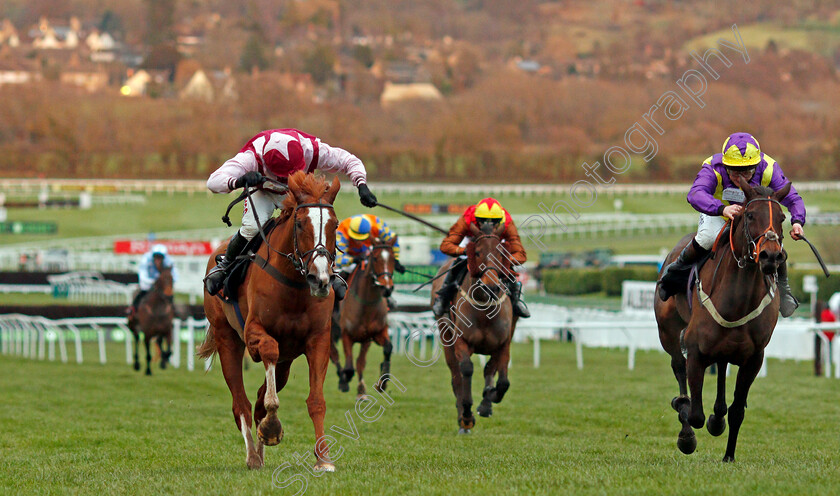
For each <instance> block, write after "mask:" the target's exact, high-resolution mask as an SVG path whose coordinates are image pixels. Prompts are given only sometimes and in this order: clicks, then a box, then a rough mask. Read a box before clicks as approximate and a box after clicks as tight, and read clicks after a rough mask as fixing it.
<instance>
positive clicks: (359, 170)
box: [204, 129, 376, 295]
mask: <svg viewBox="0 0 840 496" xmlns="http://www.w3.org/2000/svg"><path fill="white" fill-rule="evenodd" d="M316 169H318V170H321V171H323V172H328V173H342V174H346V175H347V176H349V177H350V180H351V181H353V185H354V186H356V187H357V188H358V190H359V197H360V200H361V203H362V205H364V206H366V207H375V206H376V197H375V196H374V195H373V193H371V192H370V189H369V188H368V186H367V172H366V171H365V166H364V164H363V163H362V161H361V160H359V158H358V157H356V156H355V155H353V154H352V153H350V152H348V151H346V150H343V149H341V148H337V147H334V146H330V145H328V144H326V143H323V142H322V141H321V140H320V139H318V138H316V137H315V136H312V135H311V134H306V133H304V132H302V131H298V130H297V129H269V130H267V131H263V132H261V133H259V134H257V135H256V136H254V137H253V138H251V139H250V140H249V141H248V143H246V144H245V146H244V147H242V149H241V150H240V151H239V153H237V154H236V156H234V157H233V158H231V159H230V160H228V161H227V162H225V163H224V164H222V166H221V167H219V168H218V169H217V170H216V172H214V173H213V174H211V175H210V179H208V180H207V188H208V189H210V191H212V192H214V193H230V192H231V191H232V190H234V189H238V188H242V187H249V188H250V187H255V186H260V185H261V184H262V183H263V182H265V180H266V178H268V179H272V180H275V181H279V182H286V178H288V177H289V176H290V175H292V174H293V173H295V172H297V171H305V172H306V173H312V172H314V171H315V170H316ZM282 201H283V195H280V194H276V193H271V192H268V191H264V190H256V191H253V192H252V193H251V198H250V199H249V200H248V199H246V200H245V206H244V210H243V213H242V227H240V228H239V231H238V232H237V233H236V234H234V235H233V238H231V240H230V242H229V243H228V246H227V251H226V252H225V256H224V258H223V259H222V260H221V261H220V262H219V264H218V265H217V266H216V267H215V268H214V269H213V270H212V271H210V273H209V274H207V277H206V278H205V279H204V286H205V289H206V290H207V292H208V293H210V294H211V295H214V294H216V293H218V292H219V290H220V289H222V285H223V283H224V280H225V277H226V276H227V271H228V269H229V267H230V265H231V263H232V261H233V260H234V259H235V258H236V257H237V256H239V255H240V253H241V252H242V250H243V249H245V246H246V245H247V244H248V241H250V240H251V239H252V238H253V237H254V236H256V235H257V233H258V232H259V227H258V226H257V222H256V218H255V216H254V213H253V211H256V216H257V217H259V219H260V221H261V222H265V221H266V220H268V218H269V217H271V215H272V214H273V213H274V210H275V209H276V208H278V207H280V206H281V203H282ZM252 202H253V203H252Z"/></svg>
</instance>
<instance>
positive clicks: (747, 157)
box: [721, 133, 761, 168]
mask: <svg viewBox="0 0 840 496" xmlns="http://www.w3.org/2000/svg"><path fill="white" fill-rule="evenodd" d="M721 153H723V159H722V162H723V165H725V166H726V167H739V168H740V167H755V166H756V165H757V164H758V163H759V162H761V147H760V146H759V145H758V140H757V139H755V138H754V137H752V136H751V135H750V134H748V133H734V134H731V135H729V137H728V138H726V141H724V142H723V150H722V152H721Z"/></svg>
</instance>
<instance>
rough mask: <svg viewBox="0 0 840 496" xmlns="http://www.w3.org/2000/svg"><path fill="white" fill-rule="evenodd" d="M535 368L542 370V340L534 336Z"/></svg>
mask: <svg viewBox="0 0 840 496" xmlns="http://www.w3.org/2000/svg"><path fill="white" fill-rule="evenodd" d="M534 368H535V369H538V368H540V338H539V336H536V335H535V336H534Z"/></svg>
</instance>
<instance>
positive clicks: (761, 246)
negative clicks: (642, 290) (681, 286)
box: [653, 180, 790, 462]
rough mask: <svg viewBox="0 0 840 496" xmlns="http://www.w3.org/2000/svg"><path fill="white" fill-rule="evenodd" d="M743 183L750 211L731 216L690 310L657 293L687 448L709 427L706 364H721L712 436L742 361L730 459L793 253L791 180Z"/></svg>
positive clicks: (721, 423) (682, 443)
mask: <svg viewBox="0 0 840 496" xmlns="http://www.w3.org/2000/svg"><path fill="white" fill-rule="evenodd" d="M740 186H741V189H742V190H744V193H745V195H746V200H745V204H744V211H743V213H742V214H741V215H740V216H738V217H736V218H735V220H733V221H732V226H731V229H730V230H729V236H728V241H729V242H728V246H727V243H725V242H724V244H723V246H722V247H720V248H718V249H717V250H716V251H715V253H714V254H713V256H712V258H711V259H709V261H707V262H706V264H705V265H703V267H702V269H701V270H700V273H699V275H698V283H697V288H696V291H695V292H694V294H693V296H692V297H691V298H692V305H691V307H690V309H689V305H688V300H687V298H686V296H685V295H683V294H678V295H676V296H674V297H672V298H669V299H668V300H667V301H664V302H663V301H661V300H660V299H659V298H656V299H655V301H654V305H653V307H654V312H655V314H656V322H657V324H658V325H659V339H660V341H661V342H662V347H663V348H664V349H665V351H666V352H668V354H669V355H671V368H672V369H673V371H674V376H676V378H677V383H678V384H679V388H680V395H679V396H678V397H676V398H674V399H673V400H671V406H672V408H674V410H676V411H677V413H678V414H679V421H680V423H681V424H682V430H681V431H680V434H679V438H678V440H677V446H678V447H679V449H680V451H682V452H683V453H685V454H690V453H693V452H694V450H695V448H696V447H697V438H696V437H695V435H694V430H693V429H692V427H693V428H695V429H699V428H702V427H703V424H704V422H705V420H706V417H705V414H704V413H703V378H704V375H705V371H706V368H707V367H709V366H710V365H712V364H717V374H718V376H717V383H718V384H717V386H718V388H717V398H716V400H715V405H714V414H712V415H710V416H709V421H708V424H707V428H708V430H709V433H710V434H712V435H713V436H719V435H721V434H722V433H723V431H724V430H725V429H726V423H725V420H724V416H725V415H726V414H727V407H726V396H725V386H726V366H727V364H728V363H732V364H734V365H738V367H739V369H738V377H737V380H736V383H735V396H734V399H733V401H732V404H731V405H730V406H729V409H728V413H729V440H728V442H727V444H726V454H725V455H724V457H723V461H724V462H731V461H734V459H735V444H736V442H737V441H738V431H739V429H740V428H741V423H742V422H743V420H744V409H745V408H746V406H747V394H748V393H749V389H750V386H751V385H752V383H753V381H754V380H755V377H756V375H757V374H758V371H759V369H760V368H761V365H762V362H763V360H764V348H765V347H766V346H767V343H768V342H769V341H770V337H771V336H772V335H773V329H774V328H775V327H776V321H777V320H778V316H779V297H778V295H777V294H776V292H775V290H776V271H777V269H778V267H779V265H780V264H781V263H783V262H784V261H785V258H786V256H787V255H786V253H785V252H784V250H783V247H782V221H783V220H784V219H785V216H784V214H783V213H782V209H781V204H780V203H779V201H780V200H781V199H782V198H784V197H785V196H787V194H788V191H790V183H788V184H787V185H786V186H785V187H784V188H782V189H781V190H779V191H778V192H775V193H774V192H773V191H772V190H771V189H769V188H764V187H760V186H759V187H756V188H751V187H750V186H749V185H748V184H747V183H746V182H744V181H743V180H742V181H741V184H740ZM720 241H721V240H719V242H720ZM689 242H691V236H686V237H684V238H683V239H682V240H680V242H679V243H678V244H677V246H676V248H675V249H674V250H673V251H671V253H670V254H669V255H668V258H667V259H666V264H668V263H670V262H672V261H673V260H674V259H675V258H676V257H677V255H679V253H680V251H681V250H682V248H683V247H684V246H685V245H686V244H687V243H689ZM663 267H664V266H663ZM683 350H684V351H683ZM684 354H685V357H684V356H683V355H684ZM686 379H687V381H688V388H690V390H691V397H690V398H689V396H688V390H687V389H686Z"/></svg>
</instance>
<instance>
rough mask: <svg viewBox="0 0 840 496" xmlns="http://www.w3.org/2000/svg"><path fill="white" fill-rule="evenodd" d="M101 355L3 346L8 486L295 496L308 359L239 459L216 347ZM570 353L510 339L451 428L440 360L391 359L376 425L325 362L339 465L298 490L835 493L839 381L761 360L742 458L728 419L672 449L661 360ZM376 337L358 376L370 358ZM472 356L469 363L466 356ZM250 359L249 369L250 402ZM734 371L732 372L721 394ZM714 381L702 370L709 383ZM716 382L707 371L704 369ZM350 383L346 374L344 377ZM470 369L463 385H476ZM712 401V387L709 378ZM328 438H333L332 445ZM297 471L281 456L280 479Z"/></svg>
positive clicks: (23, 490)
mask: <svg viewBox="0 0 840 496" xmlns="http://www.w3.org/2000/svg"><path fill="white" fill-rule="evenodd" d="M108 356H109V357H110V359H111V360H112V362H109V364H107V365H99V364H94V363H91V362H90V360H93V359H94V358H95V357H96V354H95V353H94V351H93V348H92V347H89V346H86V350H85V357H86V360H88V362H86V363H85V364H82V365H78V364H62V363H58V362H38V361H32V360H28V359H23V358H18V357H9V356H0V377H3V378H4V380H3V381H0V396H2V398H3V401H2V402H0V430H2V432H3V435H2V436H0V447H1V448H2V452H3V456H2V458H0V492H2V493H4V494H93V495H101V494H272V495H275V494H293V493H294V492H295V490H298V489H300V487H301V486H300V485H299V484H294V485H292V486H290V487H288V488H286V489H285V490H284V489H280V488H278V487H275V486H273V485H272V473H273V472H274V471H275V470H276V469H277V468H278V467H280V466H281V465H282V464H283V463H284V462H289V463H290V464H292V465H294V463H295V462H294V460H293V456H294V454H295V453H299V454H304V453H306V454H307V455H306V457H305V458H306V461H307V464H309V463H311V462H312V461H314V457H313V456H312V455H311V451H312V443H313V441H314V435H313V430H312V424H311V422H310V420H309V417H308V415H307V413H306V407H305V403H304V400H305V398H306V395H307V394H308V388H307V369H306V364H305V361H303V360H299V361H297V362H296V363H295V365H294V366H293V368H292V374H291V378H290V380H289V384H288V386H287V387H286V389H285V390H284V391H282V392H281V393H280V402H281V407H280V411H279V416H280V419H281V421H282V422H283V425H284V428H285V431H286V437H285V438H284V439H283V442H282V443H281V444H280V445H279V446H276V447H271V448H267V449H266V456H265V460H266V466H265V468H264V469H263V470H261V471H249V470H248V469H247V468H246V467H245V460H244V458H245V457H244V449H243V442H242V438H241V436H240V434H239V432H238V431H237V429H236V427H235V425H234V422H233V421H232V420H233V419H232V415H231V412H230V406H231V400H230V395H229V393H228V390H227V387H226V386H225V384H224V381H223V379H222V377H221V372H220V370H219V367H218V362H217V363H216V365H215V366H214V368H213V370H212V371H211V372H210V373H209V374H206V375H205V374H203V373H202V372H187V371H186V370H183V369H181V370H166V371H160V370H159V369H155V370H154V374H155V375H154V376H153V377H151V378H149V377H145V376H143V375H141V374H140V373H137V372H134V371H133V370H132V369H131V368H130V367H129V366H127V365H126V364H125V363H124V361H123V357H124V350H123V348H122V347H121V346H120V345H116V344H114V345H110V348H109V354H108ZM584 356H585V368H584V369H583V370H582V371H580V370H577V368H576V367H575V359H574V347H573V346H572V345H571V344H567V343H559V342H545V343H544V344H543V347H542V366H541V368H540V369H534V368H533V367H532V365H531V347H530V346H529V345H527V344H522V345H515V346H514V349H513V363H514V365H513V367H512V368H511V376H510V377H511V383H512V386H511V389H510V391H509V393H508V395H507V396H506V397H505V400H504V401H503V402H502V403H501V404H499V405H496V406H495V410H494V416H493V417H492V418H490V419H485V418H478V423H477V425H476V428H475V429H474V431H473V433H472V434H471V435H469V436H458V435H456V414H455V408H454V401H453V396H452V393H451V389H450V386H449V373H448V370H447V369H446V367H445V365H443V363H442V362H443V360H442V359H441V360H440V362H439V363H437V364H435V365H434V366H432V367H430V368H428V369H420V368H418V367H416V366H415V365H413V364H411V363H410V362H409V361H408V360H407V359H406V358H405V357H404V356H396V358H395V359H394V363H393V368H392V372H393V374H394V376H395V377H396V378H397V379H399V380H400V381H401V382H402V383H403V384H404V386H405V388H406V391H405V392H398V391H396V390H395V389H393V388H391V395H392V397H393V398H394V404H393V405H392V406H388V407H387V408H386V409H385V411H384V413H383V414H382V416H381V418H380V419H379V420H378V421H376V422H373V423H364V422H361V421H360V420H359V419H358V418H355V413H354V411H353V407H354V397H353V396H350V395H349V393H348V394H342V393H339V392H338V391H337V387H336V379H335V373H334V370H333V369H332V368H331V369H330V373H329V375H328V376H327V384H326V387H325V389H326V400H327V418H326V427H327V428H328V432H329V427H330V426H333V425H336V426H338V427H342V428H348V422H347V420H346V418H345V417H344V415H345V412H350V414H351V415H352V416H353V417H354V419H355V420H354V421H355V424H356V427H357V430H358V440H350V439H346V438H343V437H342V436H338V437H339V438H340V446H341V448H343V450H344V451H343V455H342V456H341V458H340V459H339V460H336V466H337V471H336V472H335V473H333V474H325V475H323V476H322V477H320V478H315V477H312V476H303V479H305V480H306V481H307V484H308V490H307V492H306V494H310V495H320V494H342V495H357V494H359V495H367V494H440V495H450V494H486V495H491V494H515V493H516V494H681V495H683V494H756V495H767V494H779V495H789V494H836V493H837V492H838V491H840V478H838V477H837V467H838V465H840V437H838V436H837V429H836V423H837V418H838V414H840V381H835V380H833V379H831V380H827V379H824V378H816V377H814V376H813V375H812V366H811V364H810V363H807V362H802V363H794V362H791V361H788V362H780V361H777V360H771V361H770V362H769V365H768V370H769V375H768V377H766V378H762V379H758V380H757V382H756V384H755V385H754V387H753V390H752V392H751V395H750V401H749V406H750V408H749V409H748V410H747V415H746V420H745V422H744V424H743V427H742V429H741V435H740V438H739V444H738V450H737V452H736V461H735V463H734V464H723V463H721V461H720V460H721V458H722V457H723V452H724V449H725V444H726V434H724V436H722V437H720V438H713V437H711V436H710V435H709V434H708V433H706V432H705V431H703V432H698V448H697V451H696V452H695V453H694V454H693V455H690V456H686V455H683V454H681V453H679V451H678V450H677V448H676V438H677V432H678V431H679V425H678V422H677V419H676V413H674V412H673V410H671V408H670V406H669V401H670V399H671V397H673V396H674V393H675V391H676V382H675V381H674V378H673V376H672V374H671V370H670V367H669V360H668V358H667V357H666V355H664V354H662V353H658V352H639V353H638V354H637V358H636V370H634V371H629V370H627V367H626V352H625V351H620V350H604V349H586V350H585V353H584ZM380 357H381V352H380V350H379V348H377V347H374V348H372V351H371V356H370V360H369V364H368V371H369V374H368V376H369V377H371V376H373V370H374V368H375V366H376V365H378V362H379V361H380V360H381V358H380ZM474 362H475V364H476V369H477V370H480V369H479V367H478V360H477V359H474ZM262 377H263V374H262V366H261V364H257V365H253V364H252V366H251V367H250V369H249V370H248V371H247V372H246V380H245V382H246V388H247V390H248V391H249V395H250V397H251V399H252V401H253V399H254V396H255V391H256V389H257V387H258V385H259V384H260V383H261V382H262ZM734 379H735V378H734V374H733V375H732V376H731V377H730V378H729V381H728V382H729V384H728V387H729V390H728V395H727V396H728V398H730V401H731V397H732V388H733V387H734ZM709 382H710V381H707V384H709ZM712 382H713V381H712ZM354 385H355V383H354ZM478 385H479V383H478V378H477V377H476V378H475V380H474V389H473V390H474V394H475V392H476V391H478ZM706 393H707V394H706V401H707V403H706V404H707V405H708V406H707V408H710V407H711V405H712V401H713V394H714V391H713V389H707V391H706ZM336 452H337V451H336V450H334V451H333V453H336ZM296 472H297V473H302V469H299V468H294V469H293V468H287V469H286V470H285V471H283V472H282V473H281V474H279V475H278V482H280V481H284V480H286V479H288V478H289V477H290V476H291V475H292V474H294V473H296Z"/></svg>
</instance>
